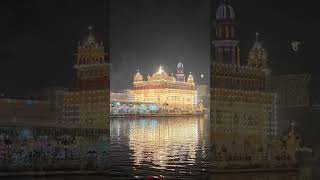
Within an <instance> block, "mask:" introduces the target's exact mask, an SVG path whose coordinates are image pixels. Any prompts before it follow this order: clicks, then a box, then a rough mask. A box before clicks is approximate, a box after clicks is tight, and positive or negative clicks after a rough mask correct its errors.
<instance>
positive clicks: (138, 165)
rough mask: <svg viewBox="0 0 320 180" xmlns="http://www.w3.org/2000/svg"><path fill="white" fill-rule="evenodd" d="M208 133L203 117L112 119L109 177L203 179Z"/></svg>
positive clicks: (205, 172)
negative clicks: (160, 176) (152, 176)
mask: <svg viewBox="0 0 320 180" xmlns="http://www.w3.org/2000/svg"><path fill="white" fill-rule="evenodd" d="M208 132H209V121H208V119H206V118H203V117H202V118H201V117H174V118H140V119H112V120H111V128H110V133H111V134H110V135H111V136H110V138H111V139H110V140H111V145H110V149H111V151H110V154H111V164H110V167H111V169H110V174H111V176H113V177H119V178H120V177H137V178H139V177H146V176H151V175H154V176H159V175H163V176H165V177H167V178H170V177H172V178H173V177H176V178H177V177H185V178H186V177H190V178H191V179H196V178H198V179H205V178H206V177H207V176H208V173H207V171H208V168H207V166H208V159H210V158H209V153H208V152H209V151H208V150H209V136H208V135H209V133H208Z"/></svg>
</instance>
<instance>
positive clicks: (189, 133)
mask: <svg viewBox="0 0 320 180" xmlns="http://www.w3.org/2000/svg"><path fill="white" fill-rule="evenodd" d="M110 123H111V124H110V141H105V140H104V139H106V138H105V137H109V130H107V131H97V130H94V131H92V130H90V131H83V130H72V129H65V128H64V129H32V130H30V132H32V134H33V138H31V139H32V142H34V141H35V142H39V144H42V146H39V147H36V148H33V149H34V150H36V151H35V152H37V151H38V150H37V149H39V148H40V149H44V150H45V151H39V152H45V155H46V154H49V155H50V154H52V153H50V152H51V151H50V148H49V149H48V148H47V144H48V143H47V142H50V144H52V145H54V146H53V147H54V148H51V149H53V150H52V152H53V154H59V152H60V150H61V147H63V151H61V152H66V155H65V156H63V157H60V156H53V158H51V159H50V158H49V160H50V161H48V162H50V163H48V162H44V161H43V159H44V158H45V157H46V156H39V157H38V156H37V157H33V156H32V157H31V159H32V166H31V167H32V168H33V169H34V170H35V171H36V170H37V169H36V168H35V167H37V168H40V169H41V170H45V169H47V170H52V169H53V170H54V168H55V167H61V164H59V162H62V163H63V164H65V165H66V166H67V165H68V167H69V168H70V167H72V169H71V170H76V169H81V170H105V171H106V172H108V173H107V174H103V175H90V176H79V175H57V176H37V177H28V178H27V177H23V176H22V177H14V178H7V177H6V178H4V179H12V180H13V179H14V180H15V179H30V180H31V179H37V180H40V179H41V180H60V179H67V180H73V179H75V180H82V179H83V180H84V179H89V180H91V179H94V180H95V179H101V180H105V179H117V180H118V179H119V180H121V179H147V177H149V176H158V177H159V176H163V177H164V178H165V179H214V180H233V179H236V180H298V179H301V180H310V179H320V178H317V177H320V176H319V173H317V172H320V168H316V167H319V166H314V167H313V168H302V171H301V172H303V173H304V174H303V175H301V173H300V174H298V173H295V172H291V173H288V172H269V173H238V174H235V173H231V174H230V173H229V174H227V173H220V174H212V173H210V159H211V157H210V154H211V153H210V146H209V134H210V133H209V132H210V130H209V127H210V126H209V120H208V119H207V118H205V117H174V118H136V119H132V118H131V119H125V118H121V119H111V121H110ZM2 132H6V133H7V134H8V135H9V136H8V137H11V140H12V142H15V141H17V140H21V138H19V136H18V135H19V134H21V132H25V129H22V130H21V129H13V128H11V129H10V128H3V130H2ZM15 132H18V133H15ZM22 134H25V133H22ZM66 134H67V135H68V136H66ZM23 137H25V136H23ZM43 137H46V138H45V141H44V138H43ZM65 137H74V138H71V139H72V141H70V142H69V141H66V142H69V143H67V144H66V142H65V141H61V140H63V139H64V138H65ZM79 138H80V139H81V138H82V139H83V140H81V141H80V140H79V141H75V140H76V139H79ZM69 139H70V138H69ZM107 139H109V138H107ZM48 140H49V141H48ZM24 141H26V142H29V141H28V140H24ZM60 141H61V142H60ZM40 142H41V143H40ZM85 142H86V143H85ZM61 143H62V144H61ZM106 143H107V144H108V143H110V144H109V145H107V144H106ZM20 144H21V143H20ZM68 144H69V145H68ZM88 144H89V145H90V146H88ZM10 147H11V148H12V147H14V146H10ZM88 148H89V149H88ZM79 150H81V151H80V152H83V153H82V155H81V153H80V155H81V156H79V157H78V155H77V153H76V154H75V153H74V152H79ZM105 151H109V153H108V154H109V155H108V156H104V152H105ZM8 152H15V151H13V150H12V149H10V151H8ZM19 152H20V151H19ZM39 152H37V154H39ZM57 152H58V153H57ZM68 152H70V153H68ZM87 152H94V154H95V156H94V157H93V158H94V159H92V160H93V161H91V159H88V158H87V155H88V153H87ZM41 154H43V153H40V155H41ZM60 154H61V153H60ZM78 154H79V153H78ZM91 154H92V153H91ZM10 155H11V156H12V154H10ZM28 157H29V156H28ZM50 157H51V156H50ZM57 157H59V158H57ZM39 158H40V160H39V161H35V160H37V159H39ZM52 160H53V161H52ZM78 161H79V162H81V164H82V165H85V166H79V167H78V166H75V165H77V164H70V163H69V164H67V163H65V162H78ZM5 162H8V163H10V165H11V164H12V162H15V161H12V160H10V161H8V160H6V161H5ZM23 162H24V161H23ZM23 162H22V165H24V164H25V163H23ZM27 162H29V161H27ZM41 162H43V163H41ZM1 164H2V165H3V163H1ZM1 164H0V165H1ZM78 164H79V163H78ZM90 164H91V165H94V166H88V165H90ZM13 165H15V164H13ZM48 165H50V166H48ZM54 165H56V166H54ZM38 166H39V167H38ZM14 167H15V166H14ZM20 169H21V168H20ZM58 170H62V169H58ZM62 171H68V169H63V170H62ZM311 175H312V176H313V178H312V177H311ZM0 179H3V178H1V177H0Z"/></svg>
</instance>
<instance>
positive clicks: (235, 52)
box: [210, 1, 277, 155]
mask: <svg viewBox="0 0 320 180" xmlns="http://www.w3.org/2000/svg"><path fill="white" fill-rule="evenodd" d="M213 17H215V25H214V26H215V28H213V29H212V33H211V38H212V41H211V43H212V47H211V67H210V71H211V77H210V78H211V79H210V86H211V88H210V94H211V97H210V98H211V99H210V118H211V125H210V126H211V143H212V145H213V146H214V147H215V151H216V152H217V153H221V152H227V153H231V154H234V153H245V154H250V155H252V154H254V153H257V152H259V153H266V152H267V141H269V140H270V139H271V138H272V137H274V136H275V135H276V132H277V129H276V128H277V121H276V94H274V93H270V92H268V91H267V85H268V83H267V82H268V81H267V80H268V78H269V76H270V72H271V71H270V69H269V66H268V64H269V59H268V56H267V52H266V50H265V49H264V48H263V46H262V43H261V42H260V40H259V34H258V33H257V34H256V40H255V42H254V43H253V46H252V48H251V50H250V52H249V55H248V56H247V59H246V60H241V59H240V48H239V32H238V31H239V27H238V24H237V22H236V16H235V12H234V9H233V8H232V6H230V5H229V4H227V3H226V2H224V1H222V3H221V4H220V6H219V7H218V8H217V11H216V13H215V16H213Z"/></svg>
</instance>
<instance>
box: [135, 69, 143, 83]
mask: <svg viewBox="0 0 320 180" xmlns="http://www.w3.org/2000/svg"><path fill="white" fill-rule="evenodd" d="M133 80H134V81H135V82H137V81H143V76H142V75H141V74H140V72H139V70H137V73H136V74H135V75H134V77H133Z"/></svg>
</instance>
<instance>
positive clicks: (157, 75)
mask: <svg viewBox="0 0 320 180" xmlns="http://www.w3.org/2000/svg"><path fill="white" fill-rule="evenodd" d="M161 80H164V81H169V80H172V78H171V77H170V76H169V75H168V74H167V73H166V72H165V71H164V70H163V67H162V66H160V67H159V70H158V72H156V73H154V74H153V75H152V76H151V77H150V81H161Z"/></svg>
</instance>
